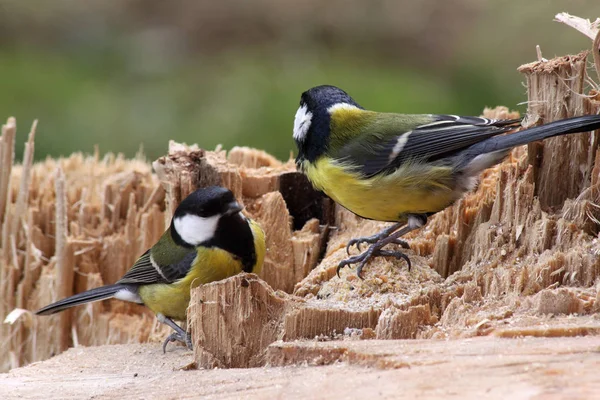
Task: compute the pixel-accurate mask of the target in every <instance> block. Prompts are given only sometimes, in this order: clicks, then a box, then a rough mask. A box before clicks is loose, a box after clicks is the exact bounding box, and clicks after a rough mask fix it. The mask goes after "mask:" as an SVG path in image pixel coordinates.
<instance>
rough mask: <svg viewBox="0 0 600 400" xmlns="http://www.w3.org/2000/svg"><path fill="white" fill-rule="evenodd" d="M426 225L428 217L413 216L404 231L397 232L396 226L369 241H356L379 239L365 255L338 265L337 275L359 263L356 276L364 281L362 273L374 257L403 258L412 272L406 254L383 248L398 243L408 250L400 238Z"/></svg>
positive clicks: (370, 238) (409, 218)
mask: <svg viewBox="0 0 600 400" xmlns="http://www.w3.org/2000/svg"><path fill="white" fill-rule="evenodd" d="M425 223H427V216H426V215H424V214H414V215H412V214H411V215H409V217H408V222H407V224H406V225H405V226H404V227H403V228H402V229H399V230H397V229H398V226H399V224H394V225H393V226H391V227H389V228H386V229H384V230H383V231H381V232H380V233H378V234H376V235H373V236H369V237H367V239H368V240H369V241H364V240H362V239H363V238H358V239H355V240H358V241H362V242H367V243H371V240H373V239H375V238H378V239H376V240H375V241H374V243H373V244H371V246H369V248H368V249H367V250H366V251H364V252H363V253H361V254H359V255H357V256H353V257H350V258H347V259H345V260H342V261H341V262H340V263H339V264H338V267H337V275H338V276H340V270H341V269H342V268H344V267H345V266H346V265H350V264H357V263H358V268H357V269H356V274H357V275H358V277H359V278H361V279H362V276H361V273H362V270H363V268H364V266H365V265H366V264H367V262H368V261H369V260H370V259H371V258H373V257H380V256H383V257H396V258H398V259H400V258H401V259H403V260H405V261H406V263H407V264H408V269H409V270H410V268H411V262H410V258H409V257H408V256H407V255H406V254H404V253H403V252H401V251H390V250H382V248H383V247H384V246H387V245H388V244H390V243H398V244H400V245H401V246H402V247H404V248H407V247H405V246H403V245H402V243H399V242H404V241H403V240H401V239H399V238H400V237H401V236H404V235H406V234H407V233H408V232H411V231H413V230H415V229H418V228H420V227H422V226H423V225H425ZM394 231H395V232H394ZM404 243H405V244H406V245H407V246H408V243H406V242H404Z"/></svg>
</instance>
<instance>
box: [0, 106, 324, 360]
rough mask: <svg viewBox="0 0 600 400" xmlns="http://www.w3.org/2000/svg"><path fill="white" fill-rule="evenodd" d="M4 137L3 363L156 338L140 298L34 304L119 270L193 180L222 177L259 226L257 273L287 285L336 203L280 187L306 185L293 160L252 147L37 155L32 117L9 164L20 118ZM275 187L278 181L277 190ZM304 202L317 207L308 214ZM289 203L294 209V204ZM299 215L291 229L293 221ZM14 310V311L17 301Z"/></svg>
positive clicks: (0, 185) (0, 145)
mask: <svg viewBox="0 0 600 400" xmlns="http://www.w3.org/2000/svg"><path fill="white" fill-rule="evenodd" d="M2 132H3V135H2V138H1V141H0V155H1V157H2V158H1V159H0V162H1V164H0V165H2V169H1V170H0V205H3V207H0V216H2V218H1V221H2V226H1V229H0V232H2V242H1V246H0V250H1V252H0V255H1V257H0V273H1V277H0V278H1V279H0V292H1V296H0V298H1V299H2V302H1V303H0V320H4V319H5V317H7V316H8V315H9V314H10V313H11V312H13V313H12V314H10V317H9V318H8V322H11V323H12V324H2V325H0V338H2V339H3V340H2V341H1V343H2V351H1V352H0V371H5V370H7V369H9V368H12V367H17V366H20V365H25V364H27V363H29V362H32V361H37V360H41V359H45V358H48V357H50V356H51V355H53V354H58V353H60V352H61V351H64V350H66V349H67V348H68V347H69V346H72V345H98V344H109V343H131V342H144V341H149V340H150V341H161V340H162V339H164V336H165V335H166V334H167V333H168V328H166V327H164V326H162V325H159V324H157V323H156V322H155V320H154V316H153V315H152V313H151V312H149V311H148V310H147V309H145V308H143V307H141V306H138V305H135V304H131V303H125V302H120V301H111V302H105V303H93V304H88V305H85V306H82V307H77V308H74V309H72V310H68V311H65V312H62V313H60V314H57V315H55V316H52V317H36V316H34V315H33V314H31V313H28V312H23V311H20V310H30V311H34V310H36V309H38V308H40V307H41V306H44V305H46V304H48V303H50V302H53V301H56V300H58V299H60V298H63V297H67V296H70V295H72V294H74V293H79V292H82V291H85V290H88V289H91V288H94V287H98V286H101V285H104V284H110V283H114V282H115V281H117V280H118V279H119V278H121V276H123V274H124V273H125V272H126V271H127V270H128V269H129V267H130V266H131V265H132V264H133V263H134V262H135V260H136V258H137V257H138V256H139V255H141V254H142V253H143V252H144V251H145V250H146V249H148V248H149V247H150V246H152V245H153V244H154V243H155V242H156V241H157V240H158V238H159V237H160V235H161V234H162V233H163V232H164V230H165V227H166V225H167V224H169V223H170V220H171V216H172V214H173V211H174V210H175V208H176V207H177V205H178V204H179V202H180V201H181V200H182V199H183V198H185V196H187V195H188V194H189V193H190V192H192V191H193V190H195V189H196V188H197V187H201V186H208V185H223V186H226V187H228V188H230V189H231V190H232V191H233V192H234V193H235V195H236V196H237V197H238V199H239V200H240V202H241V203H242V204H245V205H246V210H247V211H246V212H249V213H250V214H252V216H253V218H255V219H256V220H257V221H258V222H259V223H261V225H262V226H263V228H264V230H265V232H266V234H267V238H268V239H267V245H268V251H267V255H266V260H265V266H264V268H263V271H262V275H261V277H262V278H263V279H264V280H265V281H266V282H268V283H269V284H270V285H271V286H272V287H273V288H275V289H281V290H285V291H288V292H291V291H292V290H293V288H294V285H295V284H296V283H297V282H299V281H300V280H301V279H303V278H304V277H305V276H306V275H307V274H308V272H309V271H310V270H311V269H312V268H314V266H315V265H316V263H317V261H318V260H319V257H320V254H321V252H322V249H323V248H324V244H325V239H326V234H327V229H326V226H327V224H329V223H330V222H331V221H330V220H329V219H330V218H331V214H327V213H326V212H324V211H323V210H332V209H333V207H332V204H331V201H330V200H329V199H326V198H324V197H323V196H322V195H321V194H319V193H317V192H315V191H313V190H312V189H311V190H307V191H305V192H303V193H302V195H301V196H298V197H301V198H302V199H304V201H305V202H304V204H302V205H300V204H299V203H298V201H291V200H290V204H294V206H295V207H296V208H293V207H291V208H290V210H288V208H287V207H286V197H288V198H289V197H291V196H296V194H295V193H293V192H290V190H289V188H290V187H294V188H304V189H305V188H306V187H307V185H308V183H307V181H306V178H305V177H304V176H303V175H302V174H299V173H297V172H296V171H295V168H294V166H293V163H285V164H284V163H281V162H279V161H277V160H275V159H274V158H273V157H272V156H270V155H268V154H266V153H264V152H262V151H259V150H254V149H249V148H234V149H232V150H231V151H230V152H229V154H227V153H226V152H225V151H216V152H210V151H205V150H201V149H199V148H197V147H196V146H192V147H187V146H185V145H181V144H177V143H171V144H170V146H169V153H168V155H167V156H165V157H162V158H161V159H159V160H157V161H156V162H155V163H154V167H155V169H156V174H153V173H152V169H151V166H150V164H149V163H148V162H146V161H145V160H142V159H135V160H125V159H123V158H122V157H121V156H118V157H114V156H112V155H107V156H106V157H104V158H103V159H100V158H99V156H98V154H94V155H93V156H83V155H81V154H75V155H72V156H71V157H69V158H66V159H59V160H50V159H48V160H46V161H45V162H41V163H36V164H33V162H32V161H33V139H34V134H35V125H34V127H33V128H32V132H31V134H30V136H29V141H28V143H27V144H26V149H25V155H24V163H23V165H22V166H13V160H14V154H13V149H14V143H15V134H16V121H15V120H14V118H11V119H9V121H8V122H7V124H6V125H4V127H3V131H2ZM282 184H283V185H284V186H283V189H282V191H281V192H280V191H279V189H280V187H281V185H282ZM306 210H309V211H310V210H317V211H316V212H314V213H313V214H307V213H306ZM293 213H297V215H294V214H293ZM296 225H298V226H299V228H298V230H294V229H293V226H296ZM13 310H14V311H13Z"/></svg>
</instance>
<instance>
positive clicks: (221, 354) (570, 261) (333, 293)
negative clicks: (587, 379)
mask: <svg viewBox="0 0 600 400" xmlns="http://www.w3.org/2000/svg"><path fill="white" fill-rule="evenodd" d="M521 71H523V72H524V73H525V74H526V76H527V81H528V83H529V99H530V111H529V114H528V118H527V121H526V124H527V126H529V125H531V124H534V123H535V124H538V123H545V122H550V121H553V120H555V119H558V118H566V117H570V116H574V115H580V114H594V113H598V110H599V103H598V102H594V101H593V100H591V99H590V98H589V97H587V96H585V95H584V85H583V82H584V81H585V54H580V55H577V56H572V57H563V58H559V59H555V60H551V61H548V62H538V63H534V64H530V65H527V66H523V67H522V68H521ZM556 82H558V84H557V83H556ZM557 99H560V104H557V103H556V101H557ZM484 115H485V116H486V117H487V118H517V117H518V114H517V113H514V112H510V111H509V110H508V109H506V108H504V107H498V108H496V109H486V110H485V112H484ZM597 135H598V133H597V132H595V133H584V134H577V135H569V136H564V137H558V138H555V139H552V140H548V141H545V142H543V143H539V144H535V145H530V146H529V153H528V152H527V148H526V147H525V146H524V147H522V148H519V149H515V150H514V151H513V153H512V154H511V156H510V157H509V158H508V159H507V160H506V161H505V162H503V163H502V164H501V165H499V166H497V167H495V168H492V169H490V170H488V171H486V172H485V173H484V174H482V176H481V183H480V185H479V187H478V188H477V190H475V191H474V192H472V193H470V194H468V195H467V196H465V197H464V198H463V199H462V200H460V201H459V202H457V203H456V204H455V205H454V206H452V207H449V208H448V209H446V210H444V211H443V212H440V213H438V214H437V215H435V216H433V217H431V218H430V221H429V223H428V224H427V225H426V226H425V227H424V228H423V229H421V230H420V231H417V232H414V233H412V234H411V235H409V236H407V238H408V239H409V242H410V245H411V250H409V251H408V254H409V256H410V257H411V260H412V269H411V270H410V271H408V270H407V266H406V264H405V262H404V261H398V260H395V259H377V260H375V261H372V262H370V263H369V265H368V266H367V268H366V269H365V271H364V276H365V279H364V280H360V279H358V278H357V277H356V273H355V270H354V269H349V268H345V269H344V270H342V271H341V279H340V278H337V276H336V267H337V264H338V263H339V261H341V260H342V259H343V258H345V257H347V254H346V249H345V245H346V243H347V242H348V240H349V239H351V238H353V237H357V236H364V235H370V234H373V233H375V232H377V231H379V230H380V229H382V228H383V227H385V226H386V224H383V223H379V222H375V221H365V220H362V219H361V218H359V217H356V216H354V215H352V214H351V213H350V212H348V211H346V210H344V209H342V208H340V207H338V208H337V209H336V210H335V213H334V220H335V226H336V229H335V230H333V231H332V232H331V234H330V237H329V239H328V241H327V248H326V251H325V254H324V258H323V259H322V261H321V262H320V263H319V265H318V266H317V267H316V268H315V269H313V270H312V271H311V272H310V273H309V274H308V276H307V277H306V278H304V279H303V280H302V281H301V282H300V283H298V284H297V285H296V287H295V290H294V295H293V296H287V297H284V298H283V300H282V299H281V298H277V299H278V300H277V304H278V306H277V307H276V311H275V312H274V311H273V310H274V308H273V307H270V306H268V305H267V306H265V307H264V308H263V309H262V311H261V310H259V309H258V308H257V307H256V306H255V308H254V311H255V312H259V313H262V316H263V317H266V316H267V315H269V317H268V318H266V320H267V321H268V322H266V323H264V326H266V327H267V326H268V327H269V328H268V332H269V337H278V338H279V339H281V340H284V341H289V340H294V339H306V340H311V339H314V338H315V337H317V338H320V339H321V340H332V339H350V338H354V337H358V338H363V339H366V338H378V339H398V338H458V337H470V336H480V335H496V336H501V337H515V336H528V335H530V336H572V335H584V334H595V333H598V332H600V331H599V328H600V323H598V322H597V321H596V318H595V316H594V313H596V312H597V311H598V310H600V303H598V301H599V300H600V291H599V290H598V287H597V285H596V281H597V278H598V273H599V272H600V257H598V254H599V250H600V249H599V248H598V241H597V238H596V234H597V232H598V230H599V226H600V225H599V223H598V221H599V220H600V215H599V212H600V211H599V209H600V207H599V206H598V204H600V198H599V196H600V191H599V190H598V189H599V187H598V179H599V173H600V170H598V168H599V167H598V165H599V161H600V152H598V140H597ZM528 154H529V157H528ZM269 201H271V202H272V204H273V205H272V206H270V207H278V204H279V203H278V200H277V199H269ZM273 217H275V216H274V215H273ZM269 224H281V221H279V220H275V219H271V220H269ZM282 248H283V249H285V251H286V252H289V251H290V250H289V247H288V248H285V247H282ZM353 251H356V250H353ZM237 279H240V278H232V279H231V280H229V281H224V282H217V283H214V284H213V285H211V286H208V285H207V286H204V287H198V288H196V289H194V292H193V296H192V305H191V307H192V308H191V310H198V311H193V312H191V313H190V314H189V318H190V322H191V325H192V333H193V335H194V338H195V343H196V349H195V354H196V360H197V362H198V364H199V365H200V366H204V367H212V366H221V367H222V366H230V367H248V366H254V365H257V363H260V360H264V359H267V358H268V356H267V352H268V346H266V345H265V344H266V343H265V342H267V341H264V340H263V339H264V338H263V336H261V335H259V336H253V335H249V334H248V332H249V331H251V330H252V329H246V328H245V326H246V324H247V323H248V321H257V320H261V321H263V320H262V319H261V318H262V317H260V316H257V315H252V317H250V315H249V314H248V313H247V312H246V310H248V307H249V305H248V304H243V303H244V300H243V298H242V297H240V296H242V294H241V293H238V294H230V295H229V296H225V295H224V293H225V292H228V291H230V290H233V291H235V292H242V293H244V294H243V296H244V299H252V298H254V296H253V295H250V296H249V295H248V294H247V292H248V291H249V290H250V291H253V290H254V291H255V296H256V297H257V298H264V295H265V293H267V292H266V289H265V288H262V287H259V286H252V287H250V288H243V287H242V285H241V284H240V283H239V282H238V281H237ZM219 293H221V295H218V294H219ZM231 296H233V297H231ZM270 296H272V298H271V300H270V301H268V302H267V303H266V304H271V303H272V302H273V301H275V300H274V299H275V297H273V296H277V295H276V294H273V293H271V294H270ZM206 299H210V300H208V301H207V300H206ZM248 301H250V300H248ZM281 301H284V302H285V306H282V305H281ZM200 310H201V311H200ZM207 313H208V315H214V316H218V322H217V321H213V320H212V319H211V320H210V321H206V320H205V319H204V318H202V317H203V316H205V315H207ZM282 313H283V315H282ZM215 318H216V317H215ZM225 321H226V322H225ZM200 326H201V327H202V329H200V328H194V327H200ZM274 326H277V328H276V329H275V328H274ZM236 327H243V328H240V329H239V330H237V329H235V328H236ZM259 339H260V340H259ZM290 346H291V347H293V346H294V345H293V344H290ZM367 346H368V345H367ZM249 348H252V349H254V350H255V351H258V353H256V354H247V350H248V349H249ZM315 351H316V352H318V350H315ZM321 355H322V357H324V358H327V357H328V355H327V354H325V353H322V354H321Z"/></svg>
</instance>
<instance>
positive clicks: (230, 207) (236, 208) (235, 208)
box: [223, 201, 244, 215]
mask: <svg viewBox="0 0 600 400" xmlns="http://www.w3.org/2000/svg"><path fill="white" fill-rule="evenodd" d="M243 209H244V207H242V206H241V205H240V203H238V202H237V201H232V202H231V203H229V204H227V208H226V209H225V212H224V213H223V215H233V214H236V213H239V212H240V211H242V210H243Z"/></svg>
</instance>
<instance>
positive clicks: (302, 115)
mask: <svg viewBox="0 0 600 400" xmlns="http://www.w3.org/2000/svg"><path fill="white" fill-rule="evenodd" d="M311 122H312V113H311V112H310V111H308V107H306V104H305V105H303V106H302V107H299V108H298V111H296V117H295V118H294V140H295V141H297V142H303V141H304V140H305V139H306V134H307V133H308V129H309V128H310V123H311Z"/></svg>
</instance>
